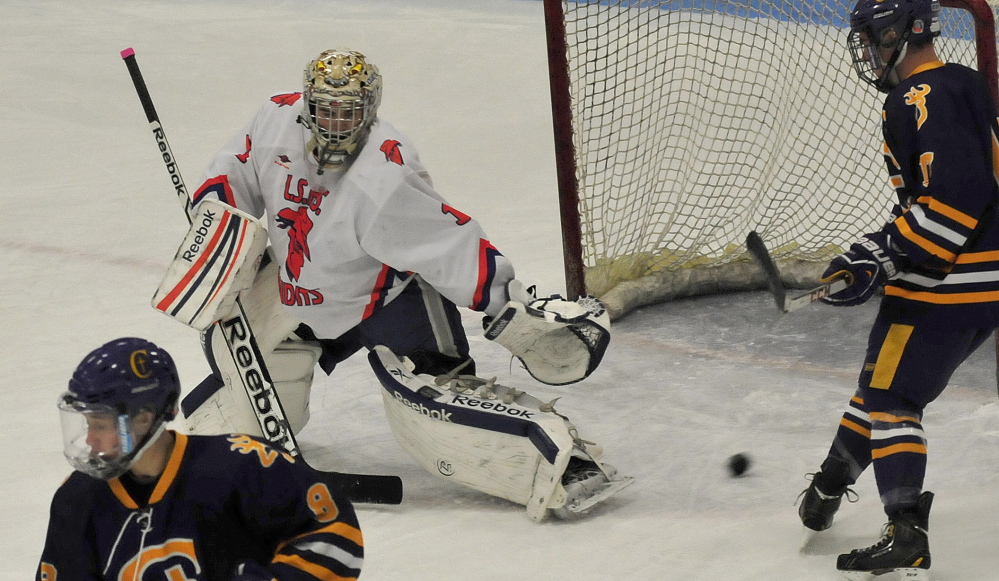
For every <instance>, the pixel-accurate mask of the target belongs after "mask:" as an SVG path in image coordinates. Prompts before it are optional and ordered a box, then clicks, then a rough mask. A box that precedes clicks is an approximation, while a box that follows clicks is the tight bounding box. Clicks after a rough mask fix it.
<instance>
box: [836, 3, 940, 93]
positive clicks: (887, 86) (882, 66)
mask: <svg viewBox="0 0 999 581" xmlns="http://www.w3.org/2000/svg"><path fill="white" fill-rule="evenodd" d="M939 35H940V0H860V1H859V2H857V5H856V7H854V9H853V12H851V13H850V34H849V36H848V37H847V46H848V47H849V48H850V54H851V56H852V58H853V68H854V69H855V70H856V71H857V75H858V76H859V77H860V78H861V80H863V81H864V82H866V83H868V84H870V85H873V86H874V87H875V88H877V90H879V91H881V92H882V93H887V92H889V91H891V90H892V89H893V88H895V86H896V85H898V84H899V82H901V79H900V78H899V76H898V71H897V70H896V67H897V65H898V63H900V62H901V61H902V59H904V58H905V53H906V50H907V49H908V47H909V45H910V44H911V45H913V46H918V45H920V44H923V43H925V42H928V41H930V40H931V39H933V38H934V37H937V36H939Z"/></svg>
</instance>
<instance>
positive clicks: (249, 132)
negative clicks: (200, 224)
mask: <svg viewBox="0 0 999 581" xmlns="http://www.w3.org/2000/svg"><path fill="white" fill-rule="evenodd" d="M274 106H276V105H275V104H274V103H273V102H268V103H267V104H265V105H264V107H263V108H262V109H261V110H260V111H259V112H258V113H257V115H256V116H254V118H253V119H251V120H250V122H249V123H247V124H246V125H245V126H244V127H243V128H242V129H240V130H239V131H237V132H236V133H235V134H234V135H233V136H232V137H231V138H230V139H229V141H228V142H227V143H226V144H225V145H224V146H223V147H222V149H220V150H219V151H218V153H216V154H215V157H214V158H212V161H211V162H210V163H209V165H208V168H207V169H206V170H205V173H204V175H203V176H202V181H201V185H199V186H198V188H197V189H196V190H195V191H194V192H192V193H191V201H192V204H193V205H197V204H198V203H199V202H201V201H202V200H205V199H215V200H218V201H220V202H222V203H224V204H226V205H229V206H232V207H234V208H238V209H239V210H241V211H243V212H247V213H249V214H251V215H253V216H255V217H257V218H259V217H261V216H263V214H264V204H263V199H262V197H261V195H260V192H259V186H258V185H257V172H256V167H255V166H256V162H257V156H255V152H254V142H255V141H257V142H259V140H261V139H264V138H265V136H266V132H267V129H266V123H265V121H264V120H265V114H266V112H267V109H268V108H271V107H274Z"/></svg>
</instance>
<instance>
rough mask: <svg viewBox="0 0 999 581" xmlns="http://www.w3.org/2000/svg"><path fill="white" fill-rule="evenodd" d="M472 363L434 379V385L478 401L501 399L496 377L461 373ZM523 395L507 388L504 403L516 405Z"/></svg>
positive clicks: (467, 361) (503, 398)
mask: <svg viewBox="0 0 999 581" xmlns="http://www.w3.org/2000/svg"><path fill="white" fill-rule="evenodd" d="M470 362H471V359H469V360H466V361H465V362H464V363H462V364H461V365H459V366H458V367H455V368H454V369H452V370H451V371H449V372H447V373H444V374H442V375H438V376H436V377H434V384H435V385H438V386H440V387H444V386H447V389H448V391H453V392H455V393H460V394H462V395H470V396H473V397H476V398H478V399H496V398H497V397H499V396H498V395H497V393H496V391H495V389H496V387H498V386H497V385H496V378H495V377H492V378H490V379H483V378H481V377H478V376H475V375H463V374H461V373H460V372H461V370H462V369H464V368H465V367H466V366H467V365H468V364H469V363H470ZM501 391H502V390H501ZM522 393H524V392H523V391H521V390H519V389H516V388H513V387H506V388H505V392H504V393H503V395H502V401H503V403H505V404H511V403H514V401H515V400H516V399H517V396H518V395H520V394H522ZM542 411H544V410H542Z"/></svg>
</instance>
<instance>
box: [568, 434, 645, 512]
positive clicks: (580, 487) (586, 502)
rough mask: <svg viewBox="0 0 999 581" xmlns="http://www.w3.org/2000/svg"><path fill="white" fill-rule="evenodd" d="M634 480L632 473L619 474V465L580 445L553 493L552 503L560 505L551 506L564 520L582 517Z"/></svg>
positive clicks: (574, 451)
mask: <svg viewBox="0 0 999 581" xmlns="http://www.w3.org/2000/svg"><path fill="white" fill-rule="evenodd" d="M634 481H635V479H634V478H633V477H631V476H624V477H622V476H618V473H617V468H614V467H613V466H611V465H610V464H601V463H600V462H599V460H597V459H595V458H594V457H592V456H589V453H588V452H585V451H583V450H580V449H579V448H576V449H575V450H573V455H572V457H571V458H569V464H568V466H566V469H565V472H564V473H563V474H562V481H561V483H560V485H559V486H558V487H557V488H556V491H555V494H554V495H553V498H552V505H553V506H555V507H556V508H552V509H551V511H552V514H554V515H555V516H557V517H558V518H560V519H563V520H572V519H575V518H579V517H580V516H582V515H583V514H584V513H586V511H588V510H589V509H591V508H593V507H594V506H596V505H597V504H600V503H601V502H603V501H605V500H607V499H608V498H610V497H611V496H614V495H615V494H617V493H618V492H620V491H621V490H622V489H624V488H626V487H627V486H629V485H630V484H632V483H633V482H634ZM563 499H564V500H563ZM560 503H561V506H559V504H560Z"/></svg>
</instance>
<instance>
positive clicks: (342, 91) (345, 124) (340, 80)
mask: <svg viewBox="0 0 999 581" xmlns="http://www.w3.org/2000/svg"><path fill="white" fill-rule="evenodd" d="M303 94H304V96H305V106H306V107H307V113H308V114H307V115H306V116H305V117H304V118H303V122H304V124H305V126H306V127H308V128H309V131H310V132H311V133H312V138H311V139H310V140H309V149H310V150H311V151H313V152H314V153H315V155H316V159H317V161H318V162H319V173H322V170H323V168H324V167H336V166H338V165H340V164H342V163H343V162H344V160H346V158H347V157H348V156H349V155H351V154H353V153H354V152H355V151H357V149H358V148H359V147H360V146H361V144H362V143H363V142H364V139H365V138H366V137H367V134H368V130H369V129H370V128H371V124H372V123H374V121H375V116H376V115H377V112H378V105H379V103H381V98H382V77H381V75H379V74H378V68H377V67H376V66H374V65H373V64H371V63H369V62H368V61H367V60H366V59H365V57H364V55H363V54H361V53H359V52H357V51H353V50H348V49H334V50H327V51H324V52H323V53H321V54H320V55H319V56H318V57H316V59H315V60H313V61H312V62H310V63H309V66H307V67H306V68H305V90H304V91H303Z"/></svg>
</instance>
